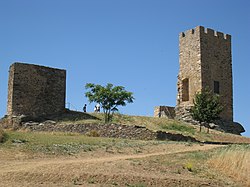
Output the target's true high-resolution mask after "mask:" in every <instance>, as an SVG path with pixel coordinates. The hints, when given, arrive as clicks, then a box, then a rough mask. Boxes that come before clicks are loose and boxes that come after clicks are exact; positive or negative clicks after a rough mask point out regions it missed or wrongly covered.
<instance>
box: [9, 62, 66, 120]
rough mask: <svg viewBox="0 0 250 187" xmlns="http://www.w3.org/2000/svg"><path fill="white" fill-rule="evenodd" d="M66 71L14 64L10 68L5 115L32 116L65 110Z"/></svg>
mask: <svg viewBox="0 0 250 187" xmlns="http://www.w3.org/2000/svg"><path fill="white" fill-rule="evenodd" d="M65 90H66V71H65V70H61V69H55V68H49V67H44V66H38V65H32V64H24V63H14V64H12V65H11V66H10V69H9V82H8V104H7V115H8V116H18V115H27V116H32V117H39V116H46V115H51V114H55V113H60V112H62V111H63V110H64V109H65Z"/></svg>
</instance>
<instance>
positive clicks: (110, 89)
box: [85, 83, 134, 123]
mask: <svg viewBox="0 0 250 187" xmlns="http://www.w3.org/2000/svg"><path fill="white" fill-rule="evenodd" d="M85 88H86V89H87V90H89V91H87V92H86V93H85V96H86V97H87V98H88V100H89V102H90V103H92V102H96V103H99V104H100V105H101V107H102V108H103V112H104V118H105V123H108V122H110V121H111V120H112V118H113V114H114V112H115V111H118V108H117V107H118V106H126V103H133V100H134V97H133V93H132V92H128V91H126V90H125V88H124V87H123V86H113V84H110V83H108V84H107V85H106V87H104V86H101V85H98V84H92V83H87V84H86V85H85Z"/></svg>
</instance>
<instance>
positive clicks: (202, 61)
mask: <svg viewBox="0 0 250 187" xmlns="http://www.w3.org/2000/svg"><path fill="white" fill-rule="evenodd" d="M179 63H180V69H179V74H178V82H177V88H178V95H177V106H176V116H177V119H184V120H185V119H190V118H191V116H190V114H189V113H188V109H190V107H191V106H192V105H193V100H194V97H195V94H196V93H197V92H200V91H202V90H204V89H206V88H208V89H209V90H211V91H212V92H213V93H215V94H219V95H220V96H221V97H220V100H221V104H222V106H223V107H224V110H223V112H222V113H221V118H222V120H224V121H233V86H232V54H231V36H230V35H228V34H223V33H221V32H216V31H214V30H212V29H205V28H204V27H202V26H197V27H196V28H195V29H191V30H188V31H186V32H182V33H180V35H179Z"/></svg>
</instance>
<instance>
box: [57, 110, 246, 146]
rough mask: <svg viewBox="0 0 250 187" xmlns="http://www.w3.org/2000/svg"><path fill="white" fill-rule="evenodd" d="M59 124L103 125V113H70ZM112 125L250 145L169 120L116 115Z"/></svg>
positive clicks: (231, 136) (224, 134) (215, 132)
mask: <svg viewBox="0 0 250 187" xmlns="http://www.w3.org/2000/svg"><path fill="white" fill-rule="evenodd" d="M53 119H54V120H55V121H56V122H57V123H59V124H66V125H67V124H103V120H102V119H103V114H101V113H88V114H85V113H81V112H72V111H69V112H68V113H66V114H65V115H63V116H60V117H56V118H55V117H54V118H53ZM112 124H122V125H127V126H140V127H145V128H146V129H149V130H150V131H153V132H156V131H163V132H167V133H172V134H182V135H184V136H187V137H192V138H195V139H196V140H198V141H200V142H222V143H250V138H247V137H243V136H239V135H234V134H230V133H224V132H220V131H216V130H212V129H210V131H209V133H207V129H206V128H205V127H203V128H202V132H199V126H196V125H191V124H188V123H184V122H180V121H176V120H171V119H167V118H155V117H146V116H131V115H123V114H115V115H114V118H113V121H112Z"/></svg>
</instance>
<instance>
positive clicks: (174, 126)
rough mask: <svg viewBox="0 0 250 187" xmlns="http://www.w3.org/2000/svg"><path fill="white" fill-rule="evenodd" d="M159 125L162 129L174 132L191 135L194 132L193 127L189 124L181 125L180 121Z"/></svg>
mask: <svg viewBox="0 0 250 187" xmlns="http://www.w3.org/2000/svg"><path fill="white" fill-rule="evenodd" d="M161 127H162V129H164V130H170V131H176V132H181V133H190V134H193V135H194V134H195V132H196V130H195V129H194V128H193V127H191V126H189V125H183V124H180V123H170V124H162V125H161Z"/></svg>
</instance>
